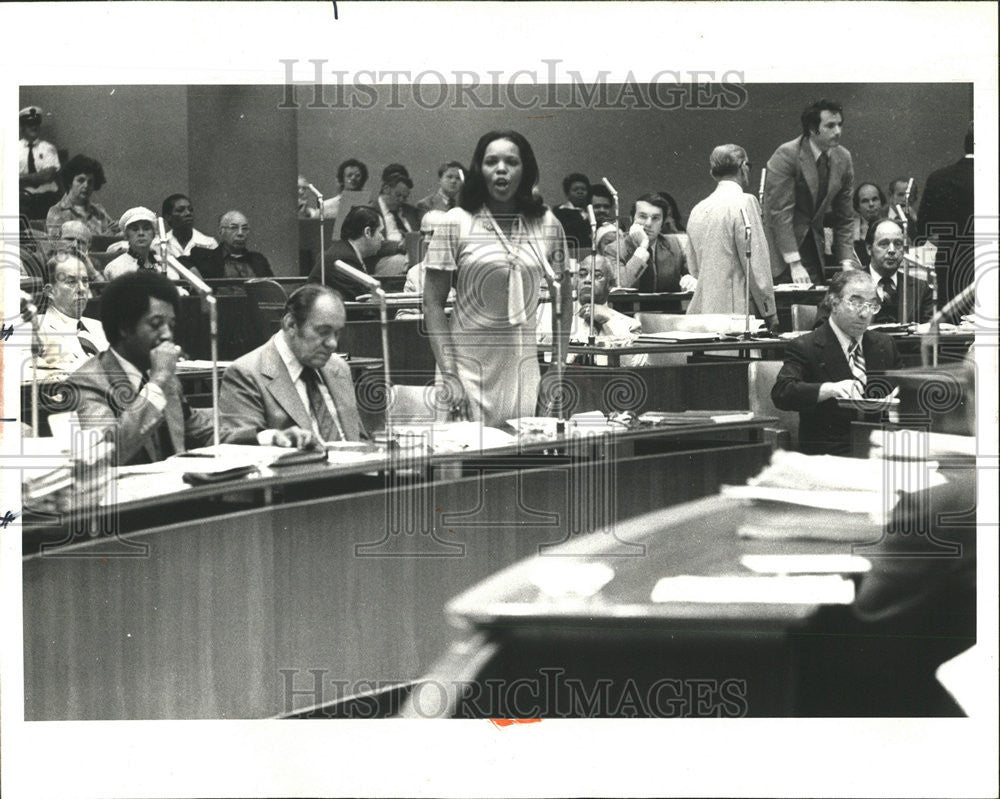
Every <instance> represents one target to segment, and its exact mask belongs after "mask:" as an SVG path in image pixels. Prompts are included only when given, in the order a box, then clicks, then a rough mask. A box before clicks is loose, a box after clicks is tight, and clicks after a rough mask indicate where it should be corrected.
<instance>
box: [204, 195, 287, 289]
mask: <svg viewBox="0 0 1000 799" xmlns="http://www.w3.org/2000/svg"><path fill="white" fill-rule="evenodd" d="M249 239H250V223H249V222H248V221H247V218H246V217H245V216H244V215H243V214H242V213H240V212H239V211H235V210H234V211H226V213H224V214H223V215H222V216H220V217H219V242H220V243H219V246H218V247H216V248H215V249H214V250H209V249H207V248H205V247H195V248H194V249H193V250H191V255H190V256H188V258H189V259H190V261H191V263H192V265H193V266H195V267H197V268H198V271H199V272H201V276H202V277H204V278H207V279H215V278H222V277H244V278H253V277H273V276H274V272H272V271H271V264H270V263H268V260H267V258H265V257H264V256H263V255H261V254H260V253H259V252H255V251H254V250H250V249H248V248H247V244H248V242H249Z"/></svg>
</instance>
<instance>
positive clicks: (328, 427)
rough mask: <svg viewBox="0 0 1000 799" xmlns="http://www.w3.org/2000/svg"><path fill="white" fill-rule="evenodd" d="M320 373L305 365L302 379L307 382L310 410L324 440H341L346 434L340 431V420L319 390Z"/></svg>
mask: <svg viewBox="0 0 1000 799" xmlns="http://www.w3.org/2000/svg"><path fill="white" fill-rule="evenodd" d="M319 379H320V378H319V375H318V374H317V373H316V370H315V369H310V368H309V367H305V368H304V369H303V370H302V377H301V380H302V382H303V383H305V384H306V396H308V397H309V410H310V412H311V413H312V415H313V418H314V419H315V420H316V427H317V428H318V432H319V434H320V436H321V437H322V438H323V440H324V441H339V440H341V439H342V438H343V437H344V436H343V435H342V434H341V433H340V424H339V422H338V421H337V420H336V419H335V418H334V417H333V416H331V414H330V409H329V408H328V407H327V405H326V402H325V401H324V400H323V394H322V392H320V390H319Z"/></svg>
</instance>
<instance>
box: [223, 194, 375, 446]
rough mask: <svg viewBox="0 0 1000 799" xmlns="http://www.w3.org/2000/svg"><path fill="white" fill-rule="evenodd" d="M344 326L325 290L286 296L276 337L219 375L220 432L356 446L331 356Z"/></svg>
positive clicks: (353, 404) (353, 420)
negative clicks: (223, 429)
mask: <svg viewBox="0 0 1000 799" xmlns="http://www.w3.org/2000/svg"><path fill="white" fill-rule="evenodd" d="M355 210H357V209H355ZM346 322H347V312H346V311H345V310H344V303H343V301H342V300H341V299H340V297H339V296H338V295H337V293H336V292H335V291H333V290H332V289H330V288H329V287H327V286H320V285H316V284H315V283H307V284H306V285H305V286H302V287H301V288H299V289H297V290H296V291H295V292H293V293H292V295H291V296H290V297H289V298H288V302H287V303H286V305H285V316H284V318H283V319H282V320H281V330H279V331H278V332H277V333H275V334H274V336H273V337H272V338H271V339H270V340H269V341H268V342H267V343H266V344H264V345H262V346H260V347H258V348H257V349H255V350H254V351H253V352H249V353H247V354H246V355H244V356H242V357H241V358H238V359H237V360H236V361H235V362H234V363H233V364H232V365H231V366H230V367H229V368H228V369H227V370H226V374H225V376H224V377H223V379H222V389H221V392H220V394H219V412H220V413H221V414H222V417H223V419H224V420H225V424H226V426H227V427H228V428H231V429H236V430H240V431H243V430H251V431H253V433H255V434H256V437H257V442H258V443H260V444H263V445H269V444H275V443H279V444H280V443H282V440H287V439H289V438H290V439H292V443H295V444H297V445H298V446H300V447H301V446H308V445H310V444H312V443H313V442H314V441H317V440H318V441H320V442H324V441H357V440H359V439H360V438H361V435H362V428H361V419H360V418H359V416H358V407H357V401H356V400H355V396H354V383H353V381H352V380H351V370H350V368H349V367H348V366H347V364H346V363H345V362H344V361H343V359H341V358H340V357H338V356H336V355H334V352H335V351H336V349H337V337H338V335H339V334H340V332H341V331H342V330H343V329H344V325H345V324H346Z"/></svg>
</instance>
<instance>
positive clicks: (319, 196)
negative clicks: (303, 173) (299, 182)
mask: <svg viewBox="0 0 1000 799" xmlns="http://www.w3.org/2000/svg"><path fill="white" fill-rule="evenodd" d="M306 186H307V188H308V189H309V191H311V192H312V193H313V194H314V195H316V199H317V200H319V201H320V202H322V201H323V192H321V191H320V190H319V189H317V188H316V187H315V186H313V184H312V183H308V184H306Z"/></svg>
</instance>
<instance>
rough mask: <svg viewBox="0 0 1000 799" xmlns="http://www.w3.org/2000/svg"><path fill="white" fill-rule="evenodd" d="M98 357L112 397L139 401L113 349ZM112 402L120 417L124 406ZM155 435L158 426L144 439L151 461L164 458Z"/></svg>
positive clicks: (168, 404)
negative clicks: (154, 439) (131, 398)
mask: <svg viewBox="0 0 1000 799" xmlns="http://www.w3.org/2000/svg"><path fill="white" fill-rule="evenodd" d="M97 358H98V361H99V362H100V364H101V367H102V368H103V369H104V374H105V376H106V377H107V380H108V385H109V386H110V387H111V388H110V395H111V396H112V397H133V400H132V401H133V402H138V397H137V396H135V394H134V392H135V388H134V387H133V385H132V381H131V380H129V378H128V375H127V374H125V371H124V370H123V369H122V367H121V364H119V363H118V359H117V358H116V357H115V355H114V353H113V352H111V349H110V348H109V349H106V350H105V351H104V352H102V353H99V354H98V356H97ZM110 404H111V410H112V411H113V412H114V414H115V416H116V417H120V416H121V413H122V411H123V410H124V408H122V407H121V406H120V405H118V404H116V401H115V400H112V402H111V403H110ZM169 406H170V403H169V402H168V403H167V407H169ZM182 430H183V428H182ZM154 435H156V428H154V430H153V432H152V433H150V434H148V435H147V436H145V437H144V438H143V439H142V448H143V449H144V450H145V451H146V455H148V456H149V462H150V463H156V462H157V461H159V460H162V458H161V457H160V454H161V453H160V452H159V447H157V446H156V443H155V442H154V441H153V436H154ZM183 440H184V439H183V434H182V436H181V442H182V443H183ZM177 451H178V452H181V451H183V448H182V449H179V450H177Z"/></svg>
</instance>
